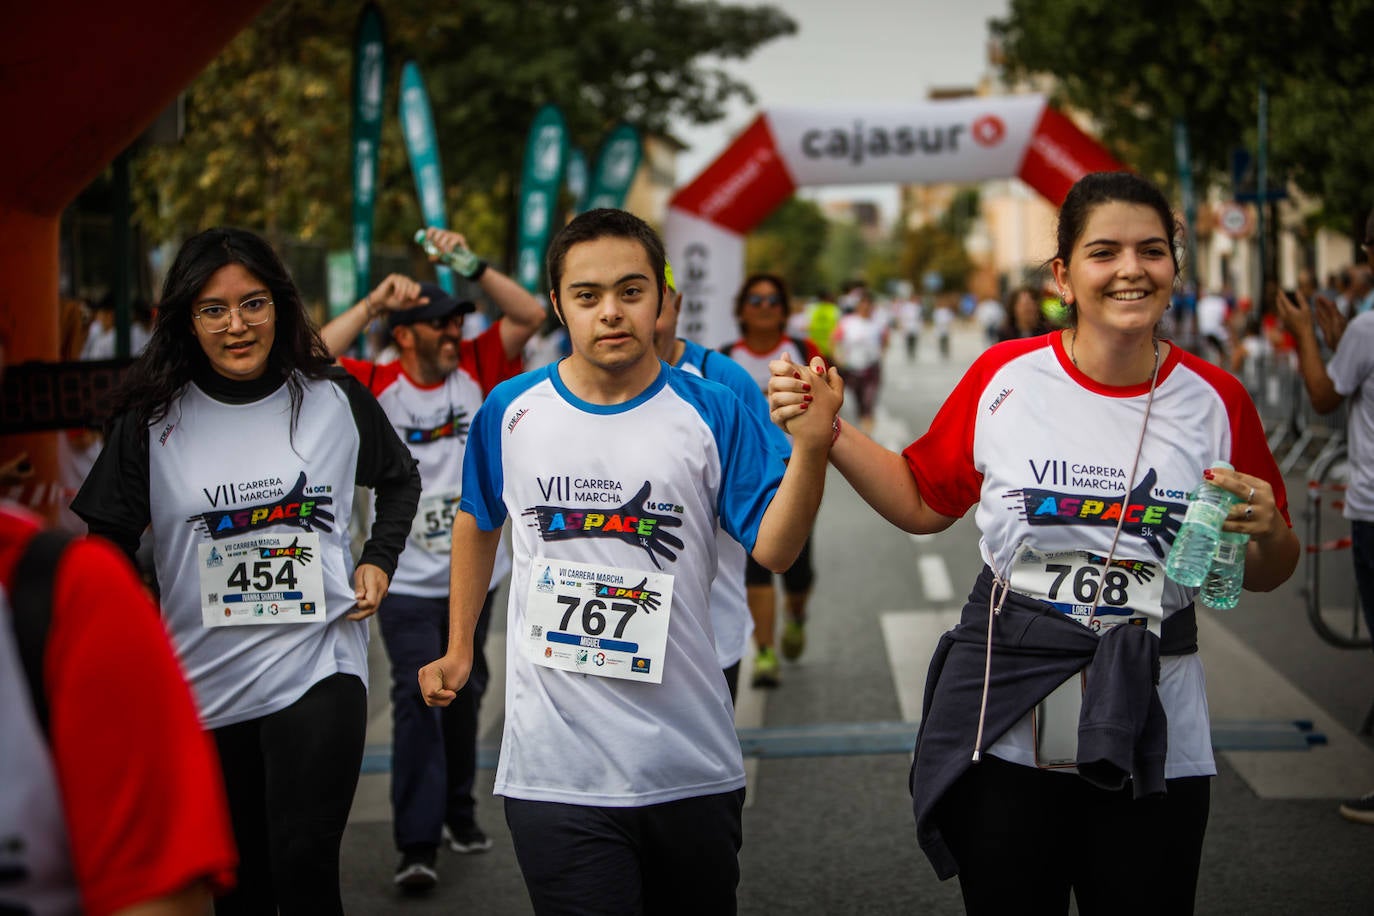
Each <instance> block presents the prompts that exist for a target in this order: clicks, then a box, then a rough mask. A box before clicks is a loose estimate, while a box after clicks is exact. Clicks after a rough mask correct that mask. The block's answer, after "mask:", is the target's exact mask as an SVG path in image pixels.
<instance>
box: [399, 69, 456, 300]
mask: <svg viewBox="0 0 1374 916" xmlns="http://www.w3.org/2000/svg"><path fill="white" fill-rule="evenodd" d="M401 131H402V133H404V134H405V140H406V156H407V158H409V160H410V173H411V174H412V175H414V176H415V194H416V196H417V197H418V198H419V200H420V216H421V217H422V218H423V219H424V222H425V225H426V226H436V227H438V228H441V229H447V228H448V216H447V211H446V209H445V207H444V175H443V172H442V171H441V170H440V168H439V139H438V137H436V136H435V134H434V114H433V112H432V111H431V110H430V107H429V93H428V92H426V91H425V81H424V79H423V78H421V76H420V67H419V65H418V64H416V63H415V61H413V60H409V61H406V64H405V67H404V68H402V70H401ZM435 273H437V274H438V277H439V285H440V286H442V287H443V288H444V290H445V291H446V292H448V293H452V292H453V271H451V270H449V269H448V268H447V267H443V266H438V265H436V267H435Z"/></svg>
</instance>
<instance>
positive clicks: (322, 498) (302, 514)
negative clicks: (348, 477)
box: [186, 471, 334, 540]
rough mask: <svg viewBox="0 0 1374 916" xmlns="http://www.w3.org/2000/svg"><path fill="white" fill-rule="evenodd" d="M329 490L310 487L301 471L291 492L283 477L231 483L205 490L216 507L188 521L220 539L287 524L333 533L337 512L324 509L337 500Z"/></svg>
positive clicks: (206, 496)
mask: <svg viewBox="0 0 1374 916" xmlns="http://www.w3.org/2000/svg"><path fill="white" fill-rule="evenodd" d="M328 489H329V488H328V487H308V486H307V485H306V479H305V472H304V471H301V475H300V476H299V477H298V478H296V483H295V485H294V486H292V487H291V489H289V490H286V489H285V488H284V487H283V485H282V481H281V478H279V477H273V478H265V479H263V480H255V481H251V482H248V483H239V482H236V481H227V482H225V483H222V484H219V485H217V486H216V487H215V488H214V490H210V489H209V488H202V492H204V493H205V498H206V499H207V500H209V502H210V505H211V506H215V507H216V508H214V509H212V510H211V511H209V512H203V513H201V514H199V515H192V516H190V517H189V518H187V519H186V521H188V522H190V523H192V524H195V525H202V526H204V528H205V530H206V531H207V532H208V533H209V534H210V536H211V537H212V538H215V539H216V540H219V539H220V538H227V537H233V536H234V535H236V534H243V533H244V532H246V531H259V530H261V529H264V528H268V527H271V526H272V525H286V526H288V527H295V528H301V529H303V530H305V531H310V530H312V529H314V530H318V531H332V530H333V529H334V525H333V522H334V513H333V512H330V511H329V510H328V509H326V508H324V507H326V506H330V505H333V503H334V497H332V496H329V495H327V491H328ZM307 491H311V492H309V493H307ZM315 491H323V492H315ZM272 497H276V498H275V499H273V498H272ZM250 500H252V502H250ZM259 500H260V501H259ZM220 502H224V503H226V505H225V507H224V508H218V505H219V503H220ZM230 506H232V507H233V508H230Z"/></svg>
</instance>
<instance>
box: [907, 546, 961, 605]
mask: <svg viewBox="0 0 1374 916" xmlns="http://www.w3.org/2000/svg"><path fill="white" fill-rule="evenodd" d="M916 572H917V573H919V574H920V576H921V589H922V591H924V592H925V596H926V601H928V602H929V603H931V604H944V603H945V602H947V601H952V600H953V599H954V583H953V582H952V581H951V580H950V578H949V567H948V566H946V565H945V558H944V557H942V556H940V555H939V554H938V553H929V554H925V555H924V556H919V557H917V558H916Z"/></svg>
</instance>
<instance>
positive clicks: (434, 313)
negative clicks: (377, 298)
mask: <svg viewBox="0 0 1374 916" xmlns="http://www.w3.org/2000/svg"><path fill="white" fill-rule="evenodd" d="M420 295H421V296H423V297H424V298H426V299H428V300H429V301H428V302H426V303H425V304H424V305H419V306H416V307H415V308H413V309H400V310H398V311H395V312H387V315H386V326H387V329H388V330H390V329H391V328H399V327H400V326H401V325H405V324H415V323H416V322H420V321H429V320H430V319H431V318H452V317H453V316H455V315H457V316H458V317H462V316H463V315H467V314H469V313H471V312H475V311H477V305H476V304H475V303H473V302H471V301H469V300H467V299H457V298H455V297H453V296H450V295H449V294H448V293H446V292H444V288H443V287H442V286H438V285H436V284H434V283H421V284H420Z"/></svg>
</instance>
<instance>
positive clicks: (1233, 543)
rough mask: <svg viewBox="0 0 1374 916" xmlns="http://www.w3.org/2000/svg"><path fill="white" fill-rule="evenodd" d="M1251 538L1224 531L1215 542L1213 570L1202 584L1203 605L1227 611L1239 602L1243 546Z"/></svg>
mask: <svg viewBox="0 0 1374 916" xmlns="http://www.w3.org/2000/svg"><path fill="white" fill-rule="evenodd" d="M1249 543H1250V535H1248V534H1246V533H1245V532H1243V531H1223V532H1222V533H1221V539H1220V540H1219V541H1218V542H1217V552H1216V555H1215V556H1214V557H1212V566H1211V568H1210V569H1208V570H1207V578H1206V579H1204V580H1203V582H1202V595H1201V597H1202V603H1203V604H1206V605H1208V606H1209V607H1214V608H1216V609H1218V610H1222V611H1229V610H1230V609H1231V608H1233V607H1235V606H1236V604H1238V603H1239V602H1240V586H1241V583H1242V582H1243V581H1244V580H1245V545H1246V544H1249Z"/></svg>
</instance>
